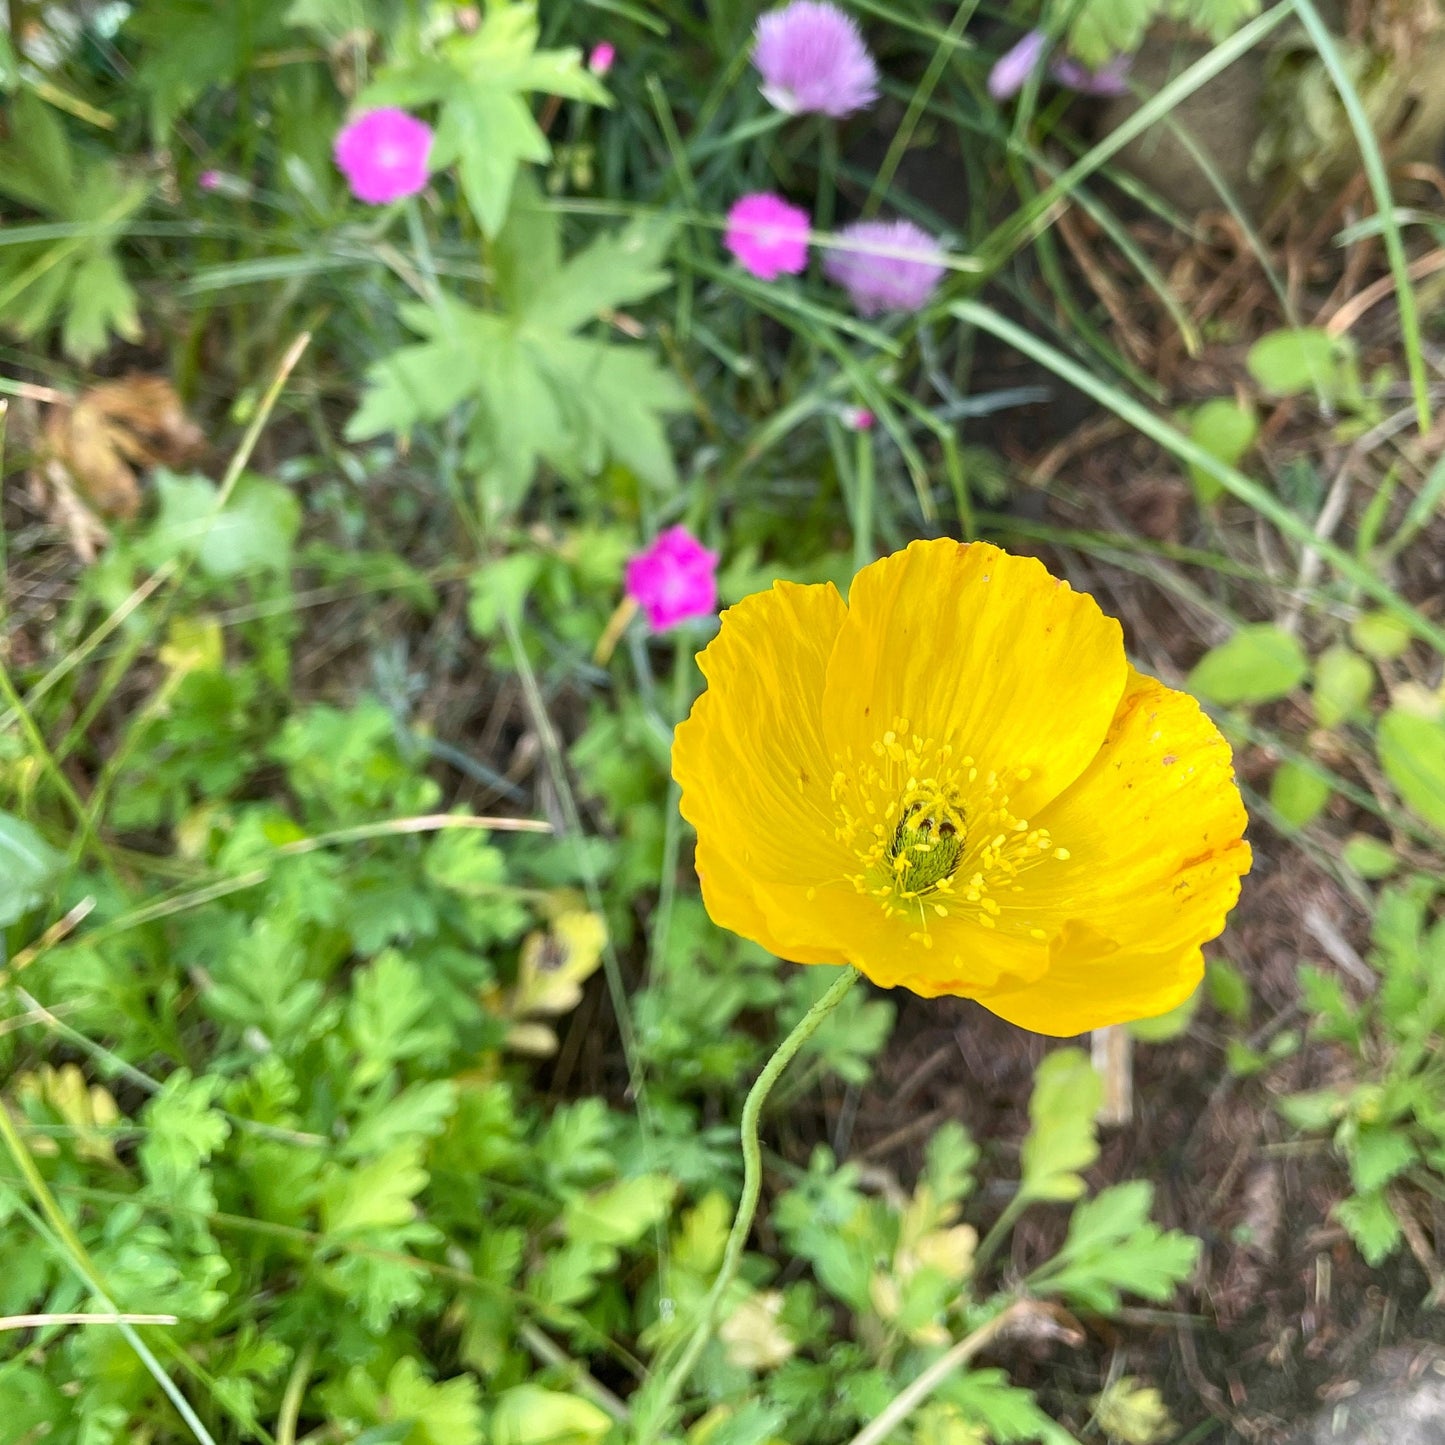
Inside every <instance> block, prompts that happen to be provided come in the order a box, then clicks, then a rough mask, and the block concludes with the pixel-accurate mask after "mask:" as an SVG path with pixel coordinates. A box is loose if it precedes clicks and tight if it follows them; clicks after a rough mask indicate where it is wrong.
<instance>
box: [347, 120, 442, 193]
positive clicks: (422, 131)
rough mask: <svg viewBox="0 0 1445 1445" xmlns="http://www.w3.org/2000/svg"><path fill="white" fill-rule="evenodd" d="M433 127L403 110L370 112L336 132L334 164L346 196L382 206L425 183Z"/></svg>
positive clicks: (419, 188) (421, 187) (413, 191)
mask: <svg viewBox="0 0 1445 1445" xmlns="http://www.w3.org/2000/svg"><path fill="white" fill-rule="evenodd" d="M431 143H432V130H431V127H430V126H429V125H427V124H426V123H425V121H420V120H417V119H416V117H415V116H410V115H408V114H407V113H406V112H405V111H404V110H393V109H390V108H388V109H384V110H369V111H367V112H366V114H365V115H359V116H357V117H356V119H355V120H353V121H352V122H351V123H350V124H349V125H347V126H346V127H344V128H343V129H342V130H340V131H339V132H337V136H336V145H335V154H336V164H337V166H339V167H340V169H341V172H342V174H343V175H344V176H345V177H346V183H347V185H349V186H350V187H351V194H352V195H353V196H355V197H356V199H357V200H358V201H365V202H366V203H367V204H368V205H372V206H384V205H387V204H388V203H389V202H391V201H400V200H403V199H405V198H406V197H407V196H414V195H416V193H417V192H418V191H420V190H421V189H423V187H425V185H426V175H427V170H426V162H427V154H428V153H429V152H430V150H431Z"/></svg>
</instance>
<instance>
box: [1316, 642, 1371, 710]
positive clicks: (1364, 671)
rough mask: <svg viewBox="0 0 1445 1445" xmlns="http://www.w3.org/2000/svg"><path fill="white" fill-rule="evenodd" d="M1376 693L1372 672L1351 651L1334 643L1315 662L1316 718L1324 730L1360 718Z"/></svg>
mask: <svg viewBox="0 0 1445 1445" xmlns="http://www.w3.org/2000/svg"><path fill="white" fill-rule="evenodd" d="M1374 690H1375V670H1374V668H1372V667H1371V666H1370V664H1369V663H1368V662H1366V661H1365V659H1364V658H1363V657H1361V656H1360V654H1359V653H1358V652H1356V651H1355V650H1354V649H1353V648H1350V647H1345V646H1343V645H1342V644H1338V643H1337V644H1336V645H1335V646H1334V647H1327V648H1325V650H1324V651H1323V652H1322V653H1320V655H1319V657H1318V658H1316V659H1315V680H1314V688H1313V693H1314V703H1315V717H1316V718H1318V719H1319V724H1320V726H1321V727H1324V728H1336V727H1339V725H1340V724H1341V723H1345V722H1349V721H1351V719H1353V718H1356V717H1359V716H1360V715H1361V714H1362V713H1363V712H1364V709H1365V704H1366V703H1368V702H1369V700H1370V694H1371V693H1372V692H1373V691H1374Z"/></svg>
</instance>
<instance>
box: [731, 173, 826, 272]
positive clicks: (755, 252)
mask: <svg viewBox="0 0 1445 1445" xmlns="http://www.w3.org/2000/svg"><path fill="white" fill-rule="evenodd" d="M723 245H724V246H726V247H727V248H728V250H729V251H730V252H731V253H732V254H733V256H735V257H736V258H737V261H738V263H739V264H740V265H741V266H742V268H743V269H744V270H745V271H749V272H751V273H752V274H753V275H754V276H756V277H758V278H759V279H760V280H763V281H776V280H777V278H778V277H779V276H781V275H783V274H784V273H786V274H787V275H789V276H796V275H797V274H798V273H799V272H800V271H805V270H806V269H807V267H808V213H807V212H806V211H802V210H799V209H798V207H797V206H790V205H789V204H788V203H787V202H786V201H785V200H784V199H783V198H782V197H781V196H775V195H773V194H772V193H771V192H769V191H758V192H756V193H755V194H753V195H750V196H743V197H741V198H740V199H739V200H738V201H736V202H735V203H734V204H733V208H732V210H730V211H729V212H728V224H727V230H726V231H724V232H723Z"/></svg>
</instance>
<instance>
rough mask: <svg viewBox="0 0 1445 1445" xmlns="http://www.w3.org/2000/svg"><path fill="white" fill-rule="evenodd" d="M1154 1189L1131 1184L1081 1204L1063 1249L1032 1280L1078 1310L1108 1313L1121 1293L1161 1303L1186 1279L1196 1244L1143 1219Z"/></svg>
mask: <svg viewBox="0 0 1445 1445" xmlns="http://www.w3.org/2000/svg"><path fill="white" fill-rule="evenodd" d="M1153 1199H1154V1186H1153V1185H1152V1184H1150V1183H1148V1182H1147V1181H1146V1180H1142V1179H1139V1180H1133V1181H1131V1182H1129V1183H1127V1184H1116V1185H1115V1186H1114V1187H1113V1188H1111V1189H1106V1190H1104V1192H1103V1193H1102V1194H1100V1195H1099V1196H1098V1197H1097V1198H1095V1199H1089V1200H1085V1201H1083V1202H1082V1203H1080V1204H1079V1205H1078V1206H1077V1207H1076V1208H1075V1209H1074V1213H1073V1216H1072V1218H1071V1219H1070V1220H1069V1232H1068V1236H1067V1237H1066V1238H1065V1240H1064V1244H1063V1248H1062V1249H1060V1251H1059V1252H1058V1254H1057V1255H1055V1256H1054V1258H1053V1259H1052V1260H1050V1261H1049V1263H1048V1264H1046V1265H1045V1266H1044V1267H1043V1268H1042V1269H1041V1270H1040V1271H1038V1272H1037V1273H1036V1274H1035V1275H1034V1276H1033V1278H1032V1280H1031V1283H1032V1285H1033V1287H1034V1288H1035V1289H1038V1290H1040V1291H1042V1292H1045V1293H1051V1294H1061V1295H1063V1296H1064V1297H1065V1298H1067V1299H1069V1300H1071V1301H1072V1302H1073V1303H1075V1304H1076V1305H1078V1306H1080V1307H1081V1308H1083V1309H1090V1310H1096V1311H1098V1312H1099V1313H1101V1314H1110V1313H1112V1312H1113V1311H1115V1310H1117V1309H1118V1308H1119V1304H1120V1296H1121V1294H1126V1293H1127V1294H1135V1295H1139V1296H1140V1297H1141V1298H1143V1299H1147V1300H1154V1301H1156V1302H1159V1301H1164V1300H1167V1299H1169V1298H1170V1296H1171V1295H1173V1293H1174V1291H1175V1290H1176V1289H1178V1287H1179V1286H1180V1284H1182V1283H1183V1281H1184V1280H1186V1279H1187V1278H1188V1277H1189V1274H1190V1272H1191V1271H1192V1270H1193V1268H1194V1265H1195V1261H1196V1260H1197V1259H1198V1257H1199V1241H1198V1240H1197V1239H1195V1238H1193V1237H1192V1236H1190V1235H1187V1234H1181V1233H1180V1232H1179V1231H1177V1230H1161V1229H1160V1228H1159V1226H1158V1225H1156V1224H1155V1223H1153V1221H1152V1220H1151V1219H1150V1218H1149V1209H1150V1206H1151V1204H1152V1203H1153Z"/></svg>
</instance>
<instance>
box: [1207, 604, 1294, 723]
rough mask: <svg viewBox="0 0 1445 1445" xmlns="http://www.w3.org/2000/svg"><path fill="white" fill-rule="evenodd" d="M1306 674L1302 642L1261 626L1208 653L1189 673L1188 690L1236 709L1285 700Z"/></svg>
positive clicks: (1268, 625) (1253, 625)
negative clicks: (1248, 704) (1238, 705)
mask: <svg viewBox="0 0 1445 1445" xmlns="http://www.w3.org/2000/svg"><path fill="white" fill-rule="evenodd" d="M1308 674H1309V661H1308V659H1307V658H1306V657H1305V654H1304V649H1303V648H1302V647H1301V646H1300V644H1299V639H1298V638H1297V637H1294V636H1293V635H1292V634H1290V633H1288V632H1284V631H1282V630H1281V629H1280V628H1278V627H1275V626H1274V625H1273V624H1272V623H1269V622H1258V623H1251V624H1249V625H1247V626H1244V627H1241V628H1240V629H1239V631H1238V632H1236V633H1235V634H1234V636H1233V637H1231V638H1230V639H1229V641H1228V642H1225V643H1221V644H1220V646H1218V647H1215V648H1212V649H1211V650H1210V651H1209V652H1206V653H1205V654H1204V656H1203V657H1202V658H1200V660H1199V661H1198V662H1197V663H1196V664H1195V666H1194V670H1193V671H1192V672H1191V673H1190V674H1189V686H1190V689H1191V690H1192V691H1194V692H1196V693H1197V694H1198V695H1199V696H1200V697H1202V698H1204V699H1205V700H1206V701H1208V702H1215V703H1223V704H1225V705H1226V706H1233V705H1235V704H1238V703H1258V702H1271V701H1273V700H1274V699H1275V698H1280V697H1287V696H1288V695H1289V694H1290V693H1291V692H1292V691H1293V690H1294V689H1295V688H1296V687H1298V686H1299V685H1300V683H1302V682H1303V681H1304V680H1305V678H1306V677H1307V676H1308Z"/></svg>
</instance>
